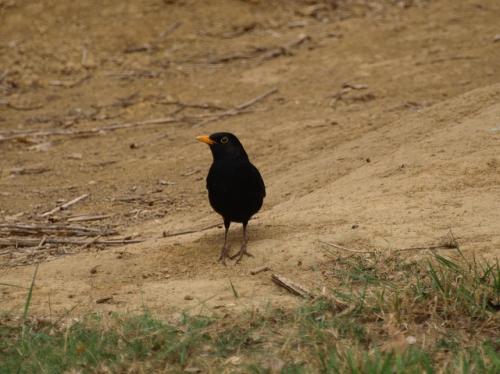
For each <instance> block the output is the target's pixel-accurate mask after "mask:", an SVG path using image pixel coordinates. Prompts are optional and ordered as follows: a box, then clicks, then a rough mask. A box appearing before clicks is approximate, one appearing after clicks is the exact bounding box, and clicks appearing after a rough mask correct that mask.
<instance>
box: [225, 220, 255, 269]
mask: <svg viewBox="0 0 500 374" xmlns="http://www.w3.org/2000/svg"><path fill="white" fill-rule="evenodd" d="M247 243H248V236H247V222H244V223H243V243H242V244H241V248H240V250H239V252H238V253H236V254H235V255H233V256H231V257H230V258H231V260H232V259H235V258H237V260H236V263H238V262H240V261H241V259H242V258H243V255H247V256H249V257H253V254H251V253H250V252H248V251H247Z"/></svg>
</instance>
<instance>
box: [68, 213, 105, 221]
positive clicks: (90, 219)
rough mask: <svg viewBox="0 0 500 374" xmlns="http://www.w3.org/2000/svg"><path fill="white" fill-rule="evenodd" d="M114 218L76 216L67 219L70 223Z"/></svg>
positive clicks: (103, 215) (102, 215) (101, 215)
mask: <svg viewBox="0 0 500 374" xmlns="http://www.w3.org/2000/svg"><path fill="white" fill-rule="evenodd" d="M110 217H112V216H111V214H100V215H95V216H87V215H84V216H75V217H70V218H68V219H67V221H68V222H88V221H100V220H102V219H106V218H110Z"/></svg>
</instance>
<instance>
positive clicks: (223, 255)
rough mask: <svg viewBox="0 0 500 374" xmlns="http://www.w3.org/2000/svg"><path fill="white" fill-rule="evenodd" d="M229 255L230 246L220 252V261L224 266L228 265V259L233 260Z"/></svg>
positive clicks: (225, 246)
mask: <svg viewBox="0 0 500 374" xmlns="http://www.w3.org/2000/svg"><path fill="white" fill-rule="evenodd" d="M228 254H229V246H228V245H224V247H222V250H221V251H220V256H219V260H218V261H219V262H220V263H222V265H224V266H227V265H226V258H228V257H229V258H230V259H232V257H230V256H229V255H228Z"/></svg>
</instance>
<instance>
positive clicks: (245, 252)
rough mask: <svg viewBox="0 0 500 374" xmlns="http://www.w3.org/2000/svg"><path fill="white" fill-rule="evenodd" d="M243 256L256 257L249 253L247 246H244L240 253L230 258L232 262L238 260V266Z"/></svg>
mask: <svg viewBox="0 0 500 374" xmlns="http://www.w3.org/2000/svg"><path fill="white" fill-rule="evenodd" d="M243 255H247V256H248V257H254V255H253V254H251V253H250V252H248V251H247V246H246V245H243V246H241V249H240V250H239V251H238V253H236V254H234V255H232V256H229V258H230V259H231V260H234V259H235V258H237V260H236V263H237V264H238V263H239V262H240V261H241V259H242V258H243Z"/></svg>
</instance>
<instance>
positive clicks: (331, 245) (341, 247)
mask: <svg viewBox="0 0 500 374" xmlns="http://www.w3.org/2000/svg"><path fill="white" fill-rule="evenodd" d="M318 241H319V242H320V243H322V244H326V245H328V246H330V247H333V248H336V249H341V250H343V251H348V252H353V253H377V251H376V250H373V251H370V250H360V249H352V248H347V247H344V246H342V245H340V244H336V243H330V242H325V241H323V240H318Z"/></svg>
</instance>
